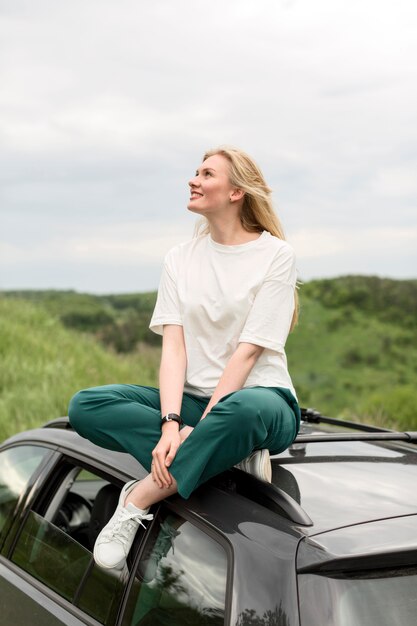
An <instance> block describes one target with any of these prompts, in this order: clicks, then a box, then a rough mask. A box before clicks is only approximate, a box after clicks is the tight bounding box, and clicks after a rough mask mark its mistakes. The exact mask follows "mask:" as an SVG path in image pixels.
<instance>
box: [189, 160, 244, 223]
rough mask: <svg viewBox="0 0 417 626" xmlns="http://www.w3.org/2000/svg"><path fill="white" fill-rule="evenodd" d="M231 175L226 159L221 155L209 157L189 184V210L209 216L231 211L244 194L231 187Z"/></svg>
mask: <svg viewBox="0 0 417 626" xmlns="http://www.w3.org/2000/svg"><path fill="white" fill-rule="evenodd" d="M229 173H230V165H229V161H228V160H227V159H226V157H224V156H222V155H221V154H213V155H212V156H210V157H208V158H207V159H206V160H205V161H204V162H203V163H202V164H201V166H200V167H199V168H198V170H197V171H196V174H195V176H194V178H192V179H191V180H190V181H189V183H188V184H189V185H190V200H189V202H188V205H187V207H188V209H189V210H190V211H193V212H194V213H200V214H201V215H205V216H209V215H210V214H214V213H218V212H223V211H224V210H226V209H228V208H229V209H230V207H231V206H233V205H235V203H236V202H237V201H239V200H241V199H242V198H243V192H242V191H241V190H240V189H237V188H236V187H233V186H232V185H231V183H230V180H229ZM235 206H236V205H235Z"/></svg>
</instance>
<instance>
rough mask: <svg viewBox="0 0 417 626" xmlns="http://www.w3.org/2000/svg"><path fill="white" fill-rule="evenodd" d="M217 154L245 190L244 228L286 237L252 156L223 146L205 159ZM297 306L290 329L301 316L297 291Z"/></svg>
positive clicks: (203, 226)
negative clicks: (225, 160) (221, 157)
mask: <svg viewBox="0 0 417 626" xmlns="http://www.w3.org/2000/svg"><path fill="white" fill-rule="evenodd" d="M215 154H220V155H222V156H224V157H225V158H226V159H227V160H228V161H229V163H230V176H229V179H230V183H231V184H232V185H233V187H237V188H238V189H242V191H244V192H245V195H244V197H243V204H242V211H241V213H240V221H241V223H242V226H243V228H244V229H245V230H247V231H249V232H255V233H256V232H259V233H261V232H262V231H264V230H267V231H268V232H269V233H271V235H273V236H274V237H278V239H283V240H285V235H284V230H283V228H282V225H281V222H280V220H279V218H278V215H277V214H276V213H275V211H274V208H273V206H272V202H271V189H270V188H269V187H268V185H267V184H266V182H265V179H264V177H263V174H262V172H261V170H260V169H259V167H258V166H257V165H256V163H255V162H254V160H253V159H251V157H250V156H249V155H248V154H246V152H243V151H242V150H238V149H237V148H231V147H229V146H222V147H220V148H216V149H214V150H209V151H207V152H206V153H205V155H204V156H203V161H205V160H206V159H208V157H210V156H213V155H215ZM209 232H210V225H209V223H208V222H207V220H206V219H204V218H203V219H202V220H200V222H199V223H198V224H197V228H196V234H207V233H209ZM294 298H295V307H294V314H293V318H292V322H291V330H292V329H293V328H294V326H295V325H296V323H297V320H298V309H299V303H298V294H297V290H295V293H294Z"/></svg>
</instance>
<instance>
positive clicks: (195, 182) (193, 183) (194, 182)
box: [188, 175, 198, 187]
mask: <svg viewBox="0 0 417 626" xmlns="http://www.w3.org/2000/svg"><path fill="white" fill-rule="evenodd" d="M188 184H189V186H190V187H196V186H197V185H198V177H197V175H196V176H193V177H192V178H191V179H190V180H189V181H188Z"/></svg>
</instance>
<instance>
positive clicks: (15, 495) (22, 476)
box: [0, 446, 49, 537]
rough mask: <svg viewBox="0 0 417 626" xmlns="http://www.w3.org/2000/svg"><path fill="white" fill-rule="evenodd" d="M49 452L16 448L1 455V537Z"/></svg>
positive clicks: (29, 448)
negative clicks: (20, 499) (21, 497)
mask: <svg viewBox="0 0 417 626" xmlns="http://www.w3.org/2000/svg"><path fill="white" fill-rule="evenodd" d="M48 452H49V450H48V449H46V448H41V447H39V446H16V447H14V448H8V449H7V450H3V451H2V452H1V453H0V537H1V536H3V535H5V533H6V532H7V529H8V527H9V525H10V522H11V520H12V519H13V513H14V510H15V507H16V504H17V502H18V500H19V498H20V496H21V495H22V494H23V493H24V491H25V489H26V486H27V484H28V482H29V479H30V477H31V476H32V474H33V473H34V472H35V470H36V469H37V468H38V467H39V465H40V463H41V461H42V459H43V458H44V457H45V456H46V454H47V453H48Z"/></svg>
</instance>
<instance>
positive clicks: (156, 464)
mask: <svg viewBox="0 0 417 626" xmlns="http://www.w3.org/2000/svg"><path fill="white" fill-rule="evenodd" d="M180 444H181V437H180V433H179V428H178V424H177V423H176V422H168V423H165V424H163V426H162V435H161V438H160V440H159V441H158V443H157V445H156V446H155V448H154V449H153V450H152V459H153V460H152V466H151V472H152V478H153V479H154V481H155V482H156V484H157V485H158V487H159V488H160V489H162V488H163V487H166V488H168V487H170V486H171V485H172V476H171V474H170V473H169V471H168V467H169V466H170V465H171V463H172V461H173V460H174V458H175V455H176V454H177V450H178V448H179V447H180Z"/></svg>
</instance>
